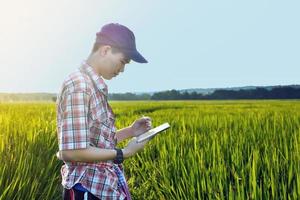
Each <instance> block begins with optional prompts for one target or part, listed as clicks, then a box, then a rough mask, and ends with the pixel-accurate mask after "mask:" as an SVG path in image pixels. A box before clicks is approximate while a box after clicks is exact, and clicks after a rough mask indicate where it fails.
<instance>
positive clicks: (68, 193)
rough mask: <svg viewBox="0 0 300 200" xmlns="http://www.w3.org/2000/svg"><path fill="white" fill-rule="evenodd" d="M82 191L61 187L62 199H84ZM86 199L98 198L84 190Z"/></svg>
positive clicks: (97, 199)
mask: <svg viewBox="0 0 300 200" xmlns="http://www.w3.org/2000/svg"><path fill="white" fill-rule="evenodd" d="M84 193H85V192H83V191H80V190H76V189H74V188H72V189H66V188H63V200H84ZM86 193H87V194H86V195H87V199H88V200H100V199H99V198H97V197H96V196H94V195H93V194H92V193H90V192H86Z"/></svg>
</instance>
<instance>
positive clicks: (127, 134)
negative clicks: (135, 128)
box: [116, 126, 133, 143]
mask: <svg viewBox="0 0 300 200" xmlns="http://www.w3.org/2000/svg"><path fill="white" fill-rule="evenodd" d="M116 137H117V143H120V142H122V141H123V140H126V139H127V138H131V137H133V132H132V128H131V126H128V127H126V128H123V129H121V130H118V131H117V133H116Z"/></svg>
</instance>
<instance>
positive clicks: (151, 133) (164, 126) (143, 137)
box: [137, 123, 170, 142]
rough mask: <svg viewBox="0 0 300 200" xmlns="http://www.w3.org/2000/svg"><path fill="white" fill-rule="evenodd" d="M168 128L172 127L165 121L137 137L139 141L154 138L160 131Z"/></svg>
mask: <svg viewBox="0 0 300 200" xmlns="http://www.w3.org/2000/svg"><path fill="white" fill-rule="evenodd" d="M168 128H170V125H169V123H164V124H162V125H160V126H157V127H155V128H153V129H151V130H149V131H147V132H146V133H143V134H142V135H139V136H138V137H137V142H143V141H145V140H147V139H148V138H152V137H154V136H155V135H156V134H158V133H160V132H162V131H164V130H166V129H168Z"/></svg>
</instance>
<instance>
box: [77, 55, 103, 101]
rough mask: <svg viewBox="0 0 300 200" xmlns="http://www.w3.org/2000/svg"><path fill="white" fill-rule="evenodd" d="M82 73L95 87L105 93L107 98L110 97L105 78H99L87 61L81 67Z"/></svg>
mask: <svg viewBox="0 0 300 200" xmlns="http://www.w3.org/2000/svg"><path fill="white" fill-rule="evenodd" d="M80 71H83V72H84V73H86V74H87V75H88V76H89V77H90V78H91V79H92V81H93V83H94V85H96V87H97V88H98V89H99V90H100V91H102V92H103V93H104V95H105V96H107V95H108V88H107V85H106V83H105V82H104V80H103V78H102V77H101V76H99V75H98V74H97V73H96V71H95V70H94V68H93V67H92V66H90V65H89V64H88V63H87V62H86V60H83V61H82V63H81V66H80Z"/></svg>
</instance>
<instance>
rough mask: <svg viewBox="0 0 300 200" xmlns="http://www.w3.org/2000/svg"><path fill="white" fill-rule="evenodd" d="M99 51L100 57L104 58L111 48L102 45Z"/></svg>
mask: <svg viewBox="0 0 300 200" xmlns="http://www.w3.org/2000/svg"><path fill="white" fill-rule="evenodd" d="M99 50H100V52H99V53H100V55H101V56H105V55H107V54H108V52H109V51H110V50H111V46H109V45H103V46H102V47H100V48H99Z"/></svg>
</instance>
